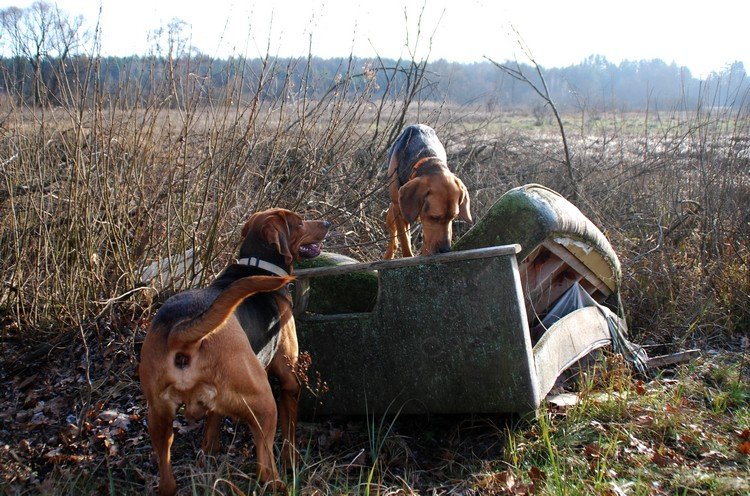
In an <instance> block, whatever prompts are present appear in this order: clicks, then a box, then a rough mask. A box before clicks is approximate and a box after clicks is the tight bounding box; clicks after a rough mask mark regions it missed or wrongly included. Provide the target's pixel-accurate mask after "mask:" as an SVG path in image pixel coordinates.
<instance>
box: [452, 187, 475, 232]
mask: <svg viewBox="0 0 750 496" xmlns="http://www.w3.org/2000/svg"><path fill="white" fill-rule="evenodd" d="M456 184H458V187H459V188H460V189H461V200H460V201H459V203H458V217H459V218H460V219H461V220H465V221H466V222H468V223H469V224H473V223H474V220H473V219H472V218H471V201H470V200H469V190H468V189H466V186H464V183H463V181H461V180H460V179H459V178H456Z"/></svg>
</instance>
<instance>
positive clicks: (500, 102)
mask: <svg viewBox="0 0 750 496" xmlns="http://www.w3.org/2000/svg"><path fill="white" fill-rule="evenodd" d="M0 28H1V31H0V32H1V33H2V35H1V36H0V55H1V56H0V94H2V93H4V94H6V95H12V96H13V98H18V99H21V100H22V102H23V103H26V104H32V105H37V104H48V105H55V106H61V105H66V104H69V103H71V102H70V101H69V100H70V99H74V100H75V101H88V102H93V101H94V100H97V101H98V102H99V103H103V102H104V103H106V102H109V103H112V104H114V105H118V106H119V107H121V108H122V107H125V106H130V105H136V104H144V103H146V102H147V101H148V100H149V98H150V97H151V96H153V95H154V94H155V93H159V92H161V91H162V88H161V84H160V83H161V82H163V81H164V80H165V79H168V80H169V81H171V82H172V83H173V84H174V85H175V87H174V90H175V91H174V94H175V95H174V96H175V101H173V102H172V105H173V106H179V105H180V103H179V102H180V101H181V99H180V98H179V96H180V93H183V94H185V93H188V92H190V93H191V94H193V95H194V91H193V89H194V88H195V87H197V88H198V90H199V93H200V97H199V98H200V99H201V100H203V101H204V102H205V103H211V104H217V103H221V102H222V100H223V101H224V102H225V103H231V101H232V99H233V98H237V97H247V96H251V97H253V98H255V97H257V96H260V97H261V98H272V99H276V98H279V97H284V98H289V99H300V98H304V99H307V100H321V99H325V98H326V96H328V95H329V94H330V93H331V92H342V91H343V92H346V93H348V94H349V95H352V98H356V97H355V96H353V95H356V94H357V92H358V91H360V90H361V89H362V88H364V87H365V86H367V87H368V91H369V92H370V94H371V96H372V98H373V99H383V98H394V97H397V95H399V94H400V93H401V92H402V90H403V88H407V87H409V86H410V85H411V83H412V81H410V80H409V78H410V77H412V76H413V74H414V71H413V69H414V68H415V67H416V68H418V69H419V70H418V71H417V72H422V73H423V74H422V76H423V77H424V79H425V81H424V84H421V85H420V86H419V88H418V93H417V94H414V95H412V97H413V98H415V99H418V100H421V101H433V102H444V103H451V104H457V105H466V106H477V105H478V106H483V107H485V108H487V109H489V110H492V109H494V108H496V107H499V108H513V109H517V108H535V107H536V108H537V111H539V110H538V108H539V107H540V106H541V105H540V103H539V99H538V95H537V94H536V93H535V91H534V90H533V88H532V87H531V85H529V84H527V83H526V82H524V81H519V80H518V79H517V78H514V77H512V76H511V75H509V74H508V73H507V72H505V71H498V70H497V67H496V64H495V63H494V62H498V63H502V64H503V65H506V66H511V67H517V68H519V69H520V70H521V71H522V72H524V73H525V74H529V75H530V76H529V78H530V80H531V82H533V83H534V84H535V85H537V86H539V84H540V80H539V77H538V75H537V74H536V73H535V70H534V69H535V67H534V64H531V65H530V64H529V63H527V62H529V61H511V60H506V61H490V60H487V61H483V62H476V63H458V62H451V61H447V60H442V59H440V60H432V61H428V60H416V59H411V60H409V59H406V60H404V59H399V60H394V59H386V58H360V57H355V56H354V55H351V56H349V57H342V58H332V59H322V58H319V57H315V56H314V55H313V54H310V55H309V56H307V57H293V58H289V57H286V58H284V57H274V56H271V55H270V54H267V55H265V56H264V57H257V58H246V57H230V58H213V57H210V56H208V55H205V54H203V53H201V52H200V51H199V50H197V49H196V48H195V47H192V46H191V45H190V43H189V37H188V35H187V34H186V24H185V23H184V22H182V21H180V20H179V19H173V20H172V21H170V22H169V23H168V24H167V25H166V26H164V27H162V28H159V29H157V30H155V31H153V32H152V34H151V40H152V45H151V48H150V53H149V54H148V55H145V56H143V55H141V56H138V55H133V56H128V57H111V56H110V57H107V56H101V55H100V54H99V45H98V40H97V39H96V38H95V37H94V36H92V34H91V33H90V32H88V31H86V29H85V28H84V19H83V18H82V17H81V16H77V17H76V16H73V15H69V14H68V13H66V12H64V11H62V10H60V9H59V8H57V7H56V6H53V5H51V4H48V3H45V2H35V3H34V4H32V5H31V6H30V7H28V8H18V7H9V8H6V9H3V10H0ZM540 68H541V69H542V70H543V73H544V77H545V79H546V85H547V87H548V90H549V95H550V97H551V99H552V101H553V102H554V103H555V105H557V106H558V107H559V108H561V109H576V110H586V111H593V112H597V111H599V112H602V111H610V110H619V111H641V110H651V109H656V110H667V109H672V110H695V109H696V108H698V107H699V106H705V105H706V104H708V105H710V106H712V107H729V108H739V107H741V106H742V105H743V103H744V102H743V99H744V95H746V94H747V92H748V88H750V82H748V79H747V73H746V70H745V67H744V64H743V63H742V62H734V63H732V64H729V65H727V66H726V67H724V68H723V69H722V70H720V71H717V72H713V73H711V74H710V75H708V76H707V77H705V78H703V79H701V78H698V77H695V76H693V75H692V74H691V72H690V70H689V69H687V68H686V67H682V66H678V65H677V64H675V63H674V62H672V63H667V62H664V61H663V60H660V59H653V60H625V61H623V62H621V63H619V64H615V63H613V62H611V61H609V60H607V58H606V57H605V56H603V55H595V54H594V55H590V56H589V57H587V58H586V59H585V60H582V61H581V62H580V63H578V64H574V65H571V66H568V67H544V66H543V61H542V62H540ZM373 83H374V84H373ZM123 88H128V91H126V92H123V91H122V90H123ZM133 88H135V91H130V90H132V89H133ZM259 88H260V89H261V91H260V92H258V91H257V90H258V89H259ZM182 100H183V101H184V99H182ZM18 103H21V102H18Z"/></svg>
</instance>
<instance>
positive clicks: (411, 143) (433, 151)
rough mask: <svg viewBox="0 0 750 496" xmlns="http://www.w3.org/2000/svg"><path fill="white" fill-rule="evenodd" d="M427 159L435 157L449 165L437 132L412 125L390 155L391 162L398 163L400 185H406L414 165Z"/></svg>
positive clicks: (395, 144)
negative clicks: (422, 159)
mask: <svg viewBox="0 0 750 496" xmlns="http://www.w3.org/2000/svg"><path fill="white" fill-rule="evenodd" d="M426 157H435V158H437V159H438V160H440V161H442V162H443V163H444V164H445V165H447V163H448V156H447V154H446V152H445V147H444V146H443V144H442V143H441V142H440V140H439V139H438V137H437V134H436V133H435V130H434V129H432V128H431V127H430V126H426V125H424V124H412V125H411V126H407V127H406V128H404V130H403V131H402V132H401V134H400V135H399V137H398V138H396V141H395V142H394V143H393V146H391V150H390V152H389V154H388V159H389V162H390V161H391V160H393V159H394V158H395V159H396V160H397V162H398V182H399V185H403V184H406V182H407V181H408V180H409V176H410V175H411V172H412V167H413V166H414V164H415V163H417V161H419V159H421V158H426Z"/></svg>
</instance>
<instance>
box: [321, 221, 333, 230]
mask: <svg viewBox="0 0 750 496" xmlns="http://www.w3.org/2000/svg"><path fill="white" fill-rule="evenodd" d="M323 227H325V228H326V229H329V228H330V227H331V223H330V222H328V221H327V220H324V221H323Z"/></svg>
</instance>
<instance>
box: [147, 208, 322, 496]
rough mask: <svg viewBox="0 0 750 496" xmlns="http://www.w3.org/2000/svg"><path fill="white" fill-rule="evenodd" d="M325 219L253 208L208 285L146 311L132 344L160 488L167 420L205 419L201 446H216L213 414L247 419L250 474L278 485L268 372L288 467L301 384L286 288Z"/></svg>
mask: <svg viewBox="0 0 750 496" xmlns="http://www.w3.org/2000/svg"><path fill="white" fill-rule="evenodd" d="M329 227H330V223H329V222H325V221H303V220H302V218H300V216H299V215H297V214H295V213H293V212H290V211H288V210H282V209H271V210H266V211H264V212H259V213H256V214H254V215H253V216H252V217H250V220H248V221H247V223H246V224H245V226H244V227H243V228H242V236H243V238H244V241H243V243H242V246H241V247H240V260H238V263H236V264H233V265H230V266H229V267H228V268H227V269H226V270H225V271H224V272H223V273H222V274H221V275H220V276H219V277H218V278H217V279H216V281H214V282H213V284H211V285H210V286H209V287H207V288H205V289H197V290H189V291H185V292H182V293H178V294H176V295H174V296H172V297H171V298H169V299H168V300H167V301H166V302H165V303H164V305H163V306H162V307H161V308H160V309H159V311H158V312H157V313H156V315H155V316H154V320H153V321H152V322H151V327H150V328H149V330H148V334H147V335H146V339H145V340H144V342H143V348H142V350H141V362H140V365H139V375H140V379H141V384H142V386H143V390H144V393H145V395H146V400H147V402H148V430H149V435H150V436H151V443H152V445H153V447H154V450H155V451H156V455H157V458H158V460H159V494H161V495H171V494H174V493H175V492H176V490H177V484H176V481H175V478H174V474H173V472H172V466H171V462H170V447H171V445H172V439H173V431H172V422H173V420H174V418H175V415H176V412H177V410H178V408H180V406H182V405H184V407H185V410H184V415H185V417H186V418H188V419H198V418H202V417H206V429H205V435H204V437H203V443H202V444H201V447H202V449H203V450H204V451H206V452H215V451H216V450H217V449H218V448H219V426H220V422H221V418H222V416H225V415H227V416H232V417H235V418H240V419H244V420H245V421H247V423H248V424H250V430H251V432H252V435H253V439H254V441H255V447H256V455H257V458H258V467H257V476H258V481H259V482H261V483H268V484H269V486H270V487H271V488H272V489H274V490H279V489H282V488H283V487H284V484H283V483H282V482H281V480H280V479H279V474H278V471H277V469H276V462H275V458H274V455H273V439H274V436H275V434H276V423H277V418H276V402H275V401H274V397H273V393H272V391H271V386H270V384H269V382H268V376H267V372H266V371H268V373H270V374H273V375H275V376H276V377H278V378H279V382H280V386H281V397H280V401H279V408H278V409H279V415H280V422H281V433H282V439H283V447H282V460H283V462H284V464H285V465H286V466H287V467H291V466H292V465H293V464H294V458H295V445H294V432H295V426H296V422H297V401H298V399H299V392H300V385H299V382H298V380H297V377H296V375H295V373H294V366H295V365H296V362H297V354H298V348H297V334H296V331H295V326H294V320H293V318H292V308H291V302H290V296H289V293H288V291H287V290H286V289H285V286H286V285H287V283H288V282H289V281H290V280H292V279H293V277H290V276H289V273H290V272H291V271H292V264H293V262H294V260H296V259H298V258H312V257H315V256H317V255H318V254H320V243H321V242H322V241H323V238H325V235H326V233H327V232H328V228H329Z"/></svg>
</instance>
